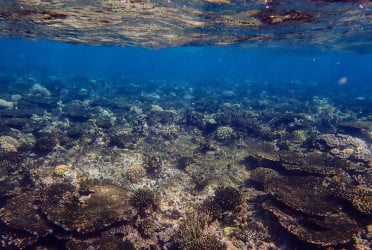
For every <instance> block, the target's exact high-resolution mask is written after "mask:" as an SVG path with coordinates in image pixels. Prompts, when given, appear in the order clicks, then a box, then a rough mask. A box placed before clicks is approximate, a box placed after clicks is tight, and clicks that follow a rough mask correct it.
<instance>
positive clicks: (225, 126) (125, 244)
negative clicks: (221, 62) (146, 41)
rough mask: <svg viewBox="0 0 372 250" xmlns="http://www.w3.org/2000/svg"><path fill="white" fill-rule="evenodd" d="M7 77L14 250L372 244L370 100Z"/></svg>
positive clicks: (3, 190)
mask: <svg viewBox="0 0 372 250" xmlns="http://www.w3.org/2000/svg"><path fill="white" fill-rule="evenodd" d="M0 81H1V84H2V86H3V88H4V89H5V91H3V92H2V93H1V100H0V104H1V109H0V116H1V120H0V124H1V126H0V128H1V134H2V136H1V137H0V149H1V154H0V166H1V168H0V171H1V180H0V197H1V210H0V218H1V224H0V228H1V246H2V247H3V248H6V249H17V248H21V249H294V248H297V249H300V248H302V249H305V248H306V249H309V248H317V249H318V248H327V247H329V248H328V249H341V248H355V249H367V248H368V247H369V246H370V245H371V244H372V219H371V213H372V189H371V187H370V183H372V154H371V141H372V132H371V128H372V116H371V114H372V110H371V107H372V106H371V105H370V100H369V99H368V96H367V97H365V98H364V97H361V96H358V97H355V98H353V99H348V100H345V98H338V96H337V95H338V94H340V93H337V92H335V91H334V89H332V88H331V87H330V89H328V90H327V89H322V90H319V88H317V87H315V86H313V87H311V86H310V87H308V88H307V89H305V88H297V89H296V88H295V89H292V90H291V91H288V90H287V89H286V88H287V87H286V86H285V85H274V86H273V85H270V84H267V83H266V84H265V83H255V82H244V83H231V82H229V83H228V84H226V85H224V84H220V85H218V86H216V85H213V84H211V85H210V86H208V85H205V84H202V85H200V86H198V85H192V84H189V83H187V82H182V83H175V82H167V81H155V80H154V81H151V80H149V81H147V82H130V81H126V80H125V79H122V78H115V79H114V78H113V79H111V80H107V79H99V78H97V79H88V78H86V79H85V78H79V79H64V78H61V77H57V76H49V77H47V78H45V77H40V75H37V74H34V75H32V74H10V73H7V72H2V73H1V75H0ZM77 82H78V83H79V84H76V83H77ZM76 86H78V87H76ZM337 87H338V86H337ZM320 92H321V93H320ZM329 93H333V95H329ZM327 96H333V98H327Z"/></svg>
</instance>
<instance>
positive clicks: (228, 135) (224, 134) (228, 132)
mask: <svg viewBox="0 0 372 250" xmlns="http://www.w3.org/2000/svg"><path fill="white" fill-rule="evenodd" d="M233 137H234V130H233V129H232V128H231V127H227V126H223V127H218V128H217V130H216V138H217V139H218V140H221V141H226V140H230V139H232V138H233Z"/></svg>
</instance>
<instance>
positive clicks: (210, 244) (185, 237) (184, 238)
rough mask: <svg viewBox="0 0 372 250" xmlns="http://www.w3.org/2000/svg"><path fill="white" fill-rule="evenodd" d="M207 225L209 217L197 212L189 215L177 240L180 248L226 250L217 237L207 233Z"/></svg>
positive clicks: (186, 249)
mask: <svg viewBox="0 0 372 250" xmlns="http://www.w3.org/2000/svg"><path fill="white" fill-rule="evenodd" d="M207 223H208V216H207V215H205V214H202V213H196V212H190V213H188V214H187V215H186V218H185V221H184V223H183V224H181V226H180V229H179V232H178V234H177V236H176V239H175V242H176V243H177V245H178V247H179V248H181V249H185V250H197V249H198V250H208V249H216V250H220V249H226V246H224V244H223V243H222V242H220V241H219V240H218V238H217V236H215V235H211V234H208V233H207V232H206V227H207Z"/></svg>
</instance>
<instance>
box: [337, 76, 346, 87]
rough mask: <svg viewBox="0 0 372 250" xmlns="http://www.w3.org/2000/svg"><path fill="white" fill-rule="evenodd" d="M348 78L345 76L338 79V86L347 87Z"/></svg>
mask: <svg viewBox="0 0 372 250" xmlns="http://www.w3.org/2000/svg"><path fill="white" fill-rule="evenodd" d="M347 80H348V79H347V77H346V76H343V77H341V78H340V79H338V85H345V84H346V83H347Z"/></svg>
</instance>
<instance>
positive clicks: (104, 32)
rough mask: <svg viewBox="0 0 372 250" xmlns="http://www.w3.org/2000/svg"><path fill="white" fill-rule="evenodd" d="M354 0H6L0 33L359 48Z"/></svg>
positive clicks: (361, 19) (363, 25)
mask: <svg viewBox="0 0 372 250" xmlns="http://www.w3.org/2000/svg"><path fill="white" fill-rule="evenodd" d="M355 2H357V3H354V1H320V0H319V1H285V2H283V1H276V0H270V1H261V0H255V1H235V0H234V1H202V0H199V1H197V0H193V1H179V0H174V1H157V0H151V1H150V0H143V1H119V0H110V1H102V0H97V1H87V2H78V3H75V2H73V1H68V2H63V1H59V2H55V1H52V2H51V1H25V0H17V1H5V2H3V3H1V4H0V27H1V30H2V33H1V35H0V36H2V37H13V38H17V37H24V38H31V39H50V40H58V41H64V42H74V43H75V42H76V43H86V44H105V45H109V44H111V45H141V46H146V47H168V46H180V45H207V44H209V45H228V44H244V45H247V46H257V45H260V44H265V45H269V43H272V41H275V40H276V41H279V44H275V45H274V46H278V45H279V46H280V43H281V42H284V45H288V43H289V41H292V42H291V43H293V44H294V45H296V44H297V45H299V44H303V43H304V42H306V43H309V44H311V45H315V46H318V47H322V48H323V47H327V48H333V49H350V50H364V49H366V47H367V46H366V45H369V40H367V41H366V40H365V38H363V37H370V36H371V29H370V25H371V20H370V14H371V2H370V1H364V0H361V1H355ZM294 8H297V9H294ZM314 27H316V28H315V29H314ZM330 27H332V29H330ZM286 43H287V44H286ZM358 47H359V48H358Z"/></svg>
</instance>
